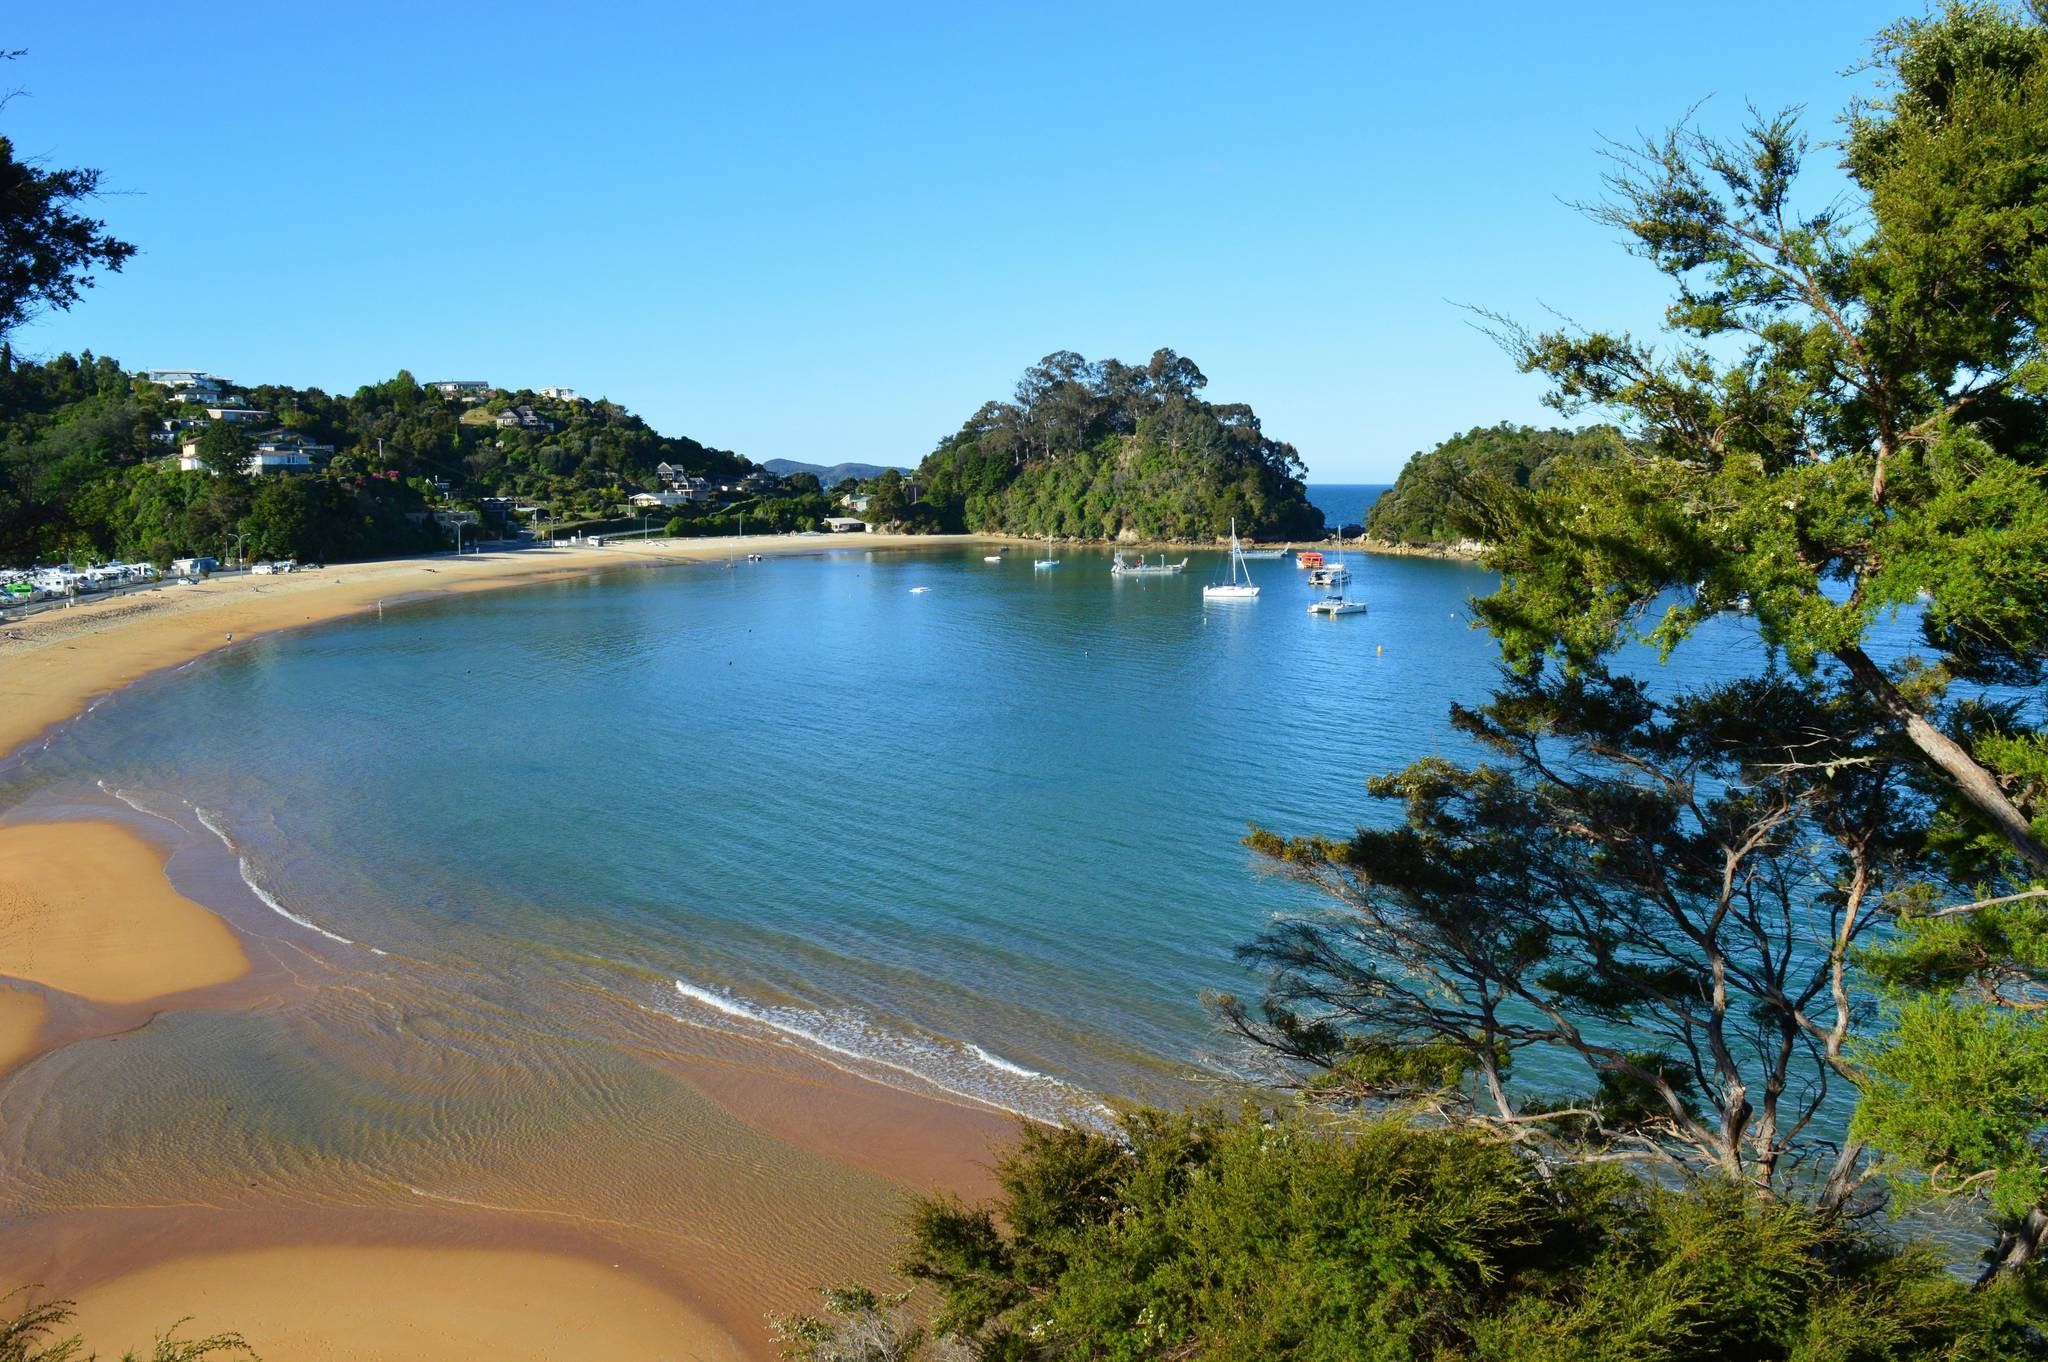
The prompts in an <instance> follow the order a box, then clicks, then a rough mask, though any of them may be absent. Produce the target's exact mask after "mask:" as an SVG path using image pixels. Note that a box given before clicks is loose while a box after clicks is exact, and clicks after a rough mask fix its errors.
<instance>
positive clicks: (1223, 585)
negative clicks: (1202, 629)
mask: <svg viewBox="0 0 2048 1362" xmlns="http://www.w3.org/2000/svg"><path fill="white" fill-rule="evenodd" d="M1240 575H1242V576H1243V578H1244V580H1243V581H1242V582H1240V581H1239V580H1238V577H1239V576H1240ZM1258 594H1259V589H1258V587H1256V586H1254V585H1253V584H1252V570H1251V569H1250V568H1248V567H1246V566H1245V565H1244V545H1242V544H1240V543H1238V542H1237V521H1236V519H1235V518H1232V520H1231V522H1230V580H1229V581H1228V582H1211V583H1210V584H1209V585H1207V586H1205V587H1203V588H1202V599H1203V600H1205V601H1248V600H1250V599H1251V598H1252V597H1254V596H1256V595H1258Z"/></svg>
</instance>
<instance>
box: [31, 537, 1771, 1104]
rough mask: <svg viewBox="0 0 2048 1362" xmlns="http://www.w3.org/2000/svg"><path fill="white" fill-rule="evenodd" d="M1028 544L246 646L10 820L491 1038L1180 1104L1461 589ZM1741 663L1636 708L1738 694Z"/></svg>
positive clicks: (102, 736) (533, 590)
mask: <svg viewBox="0 0 2048 1362" xmlns="http://www.w3.org/2000/svg"><path fill="white" fill-rule="evenodd" d="M1331 509H1332V511H1333V514H1345V513H1347V511H1348V508H1341V509H1340V508H1339V507H1336V506H1333V507H1332V508H1331ZM1362 512H1363V507H1362V506H1360V507H1359V509H1358V512H1357V513H1358V514H1362ZM1037 552H1038V550H1036V549H1030V548H1020V549H1019V550H1017V551H1015V552H1011V553H1008V554H1006V555H1003V561H1002V562H1000V563H998V564H989V563H985V562H984V561H983V550H982V549H980V548H972V549H964V548H958V549H956V548H943V549H934V550H928V551H915V552H861V551H855V552H843V553H833V554H820V555H817V556H810V557H793V558H783V559H770V560H768V561H766V562H762V563H758V564H742V565H739V566H737V567H734V568H730V569H728V568H723V567H717V566H704V567H695V568H684V569H672V570H657V571H634V572H622V573H617V574H608V575H604V576H599V577H589V578H583V579H579V580H574V581H567V582H560V583H554V584H548V585H538V586H532V587H523V588H517V589H511V590H505V591H501V592H496V593H491V594H488V595H483V596H473V597H469V598H466V599H462V600H459V601H448V602H441V603H427V604H419V605H412V606H407V607H404V608H392V609H388V610H386V611H385V612H384V614H383V616H382V617H381V618H379V617H374V616H373V617H367V618H363V619H358V620H354V621H349V622H344V623H339V624H335V625H330V626H326V627H321V628H318V629H313V630H309V631H304V632H301V633H297V634H293V635H288V636H280V637H274V638H266V639H260V640H256V641H253V642H251V643H248V644H246V645H237V646H236V647H235V648H233V649H232V650H231V651H227V652H224V653H221V654H218V655H215V656H213V657H210V658H207V659H205V660H203V661H200V662H198V663H196V664H192V665H190V666H188V667H187V668H184V669H182V670H181V671H180V672H178V673H176V674H174V675H172V676H170V677H167V678H164V679H162V680H160V681H157V682H153V683H150V684H146V685H144V686H141V687H137V688H134V689H131V690H130V691H127V692H124V693H122V694H121V695H119V696H116V697H114V698H112V699H110V700H108V701H106V702H104V703H103V704H101V705H100V706H98V707H97V709H96V710H95V711H94V712H93V713H92V714H91V715H89V716H88V717H87V718H85V719H84V720H82V721H80V722H79V723H76V724H74V725H71V726H69V727H68V728H66V729H65V730H63V731H62V732H61V733H60V734H59V735H58V736H57V738H56V739H55V740H54V741H53V742H52V743H51V744H50V745H49V746H48V747H47V748H46V749H44V750H41V751H37V752H35V753H34V754H32V755H31V756H29V757H28V758H27V759H25V760H24V761H22V762H20V763H18V764H17V766H16V768H15V769H14V770H12V771H11V772H8V773H5V774H0V800H4V803H0V807H5V804H12V803H18V802H20V801H22V800H30V801H31V802H32V803H34V804H37V805H51V804H57V803H64V802H66V801H70V802H73V803H90V802H91V801H92V800H95V799H100V800H104V799H105V798H106V797H107V796H108V795H110V794H113V795H118V796H119V797H121V798H123V799H125V800H127V801H129V802H130V803H131V804H132V805H134V806H135V807H138V808H142V809H146V810H149V811H150V812H152V813H156V814H160V815H163V816H165V817H168V818H170V819H172V820H173V821H175V822H177V823H179V824H180V825H181V826H182V827H185V828H187V829H188V830H189V831H191V832H192V833H193V834H194V835H195V836H203V837H204V836H210V837H217V838H218V839H219V840H220V841H221V842H222V843H225V844H226V845H228V846H230V847H232V849H233V850H234V852H235V855H236V856H237V857H238V858H239V860H240V864H241V869H242V872H243V878H244V879H245V880H246V881H247V882H248V883H249V885H250V886H251V888H252V889H253V890H254V891H255V892H256V893H257V894H258V895H259V896H260V900H261V901H262V902H263V903H265V904H267V905H268V906H269V907H270V908H271V909H272V910H273V911H275V912H276V913H278V914H281V915H285V916H284V917H282V918H281V919H280V921H281V922H282V923H283V924H284V930H286V931H288V932H290V933H294V934H295V937H294V942H295V944H300V945H302V946H303V948H304V949H305V950H307V951H309V952H312V953H315V954H318V955H321V956H322V957H323V958H324V959H326V960H328V961H330V962H331V963H332V964H333V965H334V966H335V967H337V968H339V969H342V970H344V971H347V970H352V969H359V970H362V971H365V972H366V974H365V978H366V979H371V978H372V977H374V976H377V975H379V974H380V972H388V971H389V970H391V969H394V968H396V966H395V964H393V963H392V962H397V961H406V962H421V963H422V965H423V966H424V967H427V968H431V969H433V970H435V971H438V972H439V973H438V975H437V978H438V979H439V980H440V982H439V983H437V984H436V985H435V993H434V996H435V998H436V1002H435V1006H436V1007H437V1008H438V1007H445V1008H452V1009H457V1010H459V1009H461V1008H464V1007H470V1006H476V1005H478V1004H477V1000H478V999H481V998H484V997H488V999H489V1006H490V1008H491V1009H492V1015H493V1022H492V1025H493V1026H494V1027H501V1028H502V1027H509V1028H510V1030H509V1032H507V1034H517V1035H519V1036H521V1037H522V1038H523V1039H522V1040H521V1041H520V1043H521V1044H542V1043H543V1042H544V1039H545V1038H546V1037H549V1036H556V1035H563V1034H566V1033H567V1032H568V1031H571V1030H574V1029H576V1028H579V1027H580V1028H583V1031H584V1034H585V1035H586V1036H587V1034H588V1032H589V1030H590V1028H591V1027H592V1026H593V1025H597V1024H598V1023H595V1022H593V1020H592V1018H593V1017H594V1016H600V1015H602V1014H604V1010H605V1009H606V1008H613V1009H627V1010H633V1011H636V1012H639V1013H642V1014H645V1013H648V1012H652V1013H655V1014H658V1015H660V1016H662V1017H665V1018H668V1019H671V1020H672V1021H673V1022H674V1024H676V1025H679V1026H711V1027H718V1028H724V1029H731V1030H736V1031H740V1032H743V1033H746V1034H759V1035H764V1036H771V1037H777V1038H781V1039H785V1040H789V1041H792V1042H793V1043H797V1044H800V1045H803V1046H805V1047H807V1048H811V1049H813V1050H816V1051H818V1052H820V1053H822V1054H825V1055H828V1056H830V1057H833V1058H834V1059H835V1060H840V1061H845V1062H847V1063H850V1064H853V1065H855V1066H856V1067H860V1068H861V1069H862V1070H863V1071H864V1072H870V1073H873V1074H875V1075H876V1076H879V1077H884V1078H898V1079H903V1080H906V1081H908V1080H910V1079H911V1077H912V1076H913V1075H915V1076H916V1078H917V1079H918V1080H920V1081H923V1082H929V1083H932V1084H935V1085H937V1086H939V1087H942V1088H946V1089H948V1090H951V1091H954V1092H958V1093H962V1094H967V1095H972V1096H975V1097H978V1098H982V1099H985V1100H990V1101H994V1102H997V1103H1000V1104H1002V1105H1004V1106H1008V1107H1012V1108H1014V1109H1017V1110H1020V1111H1028V1112H1032V1113H1035V1114H1041V1115H1048V1116H1073V1115H1076V1114H1080V1113H1086V1112H1088V1111H1090V1110H1092V1103H1093V1097H1092V1094H1097V1093H1106V1094H1113V1095H1118V1096H1127V1097H1150V1098H1178V1097H1185V1096H1187V1095H1188V1094H1189V1093H1190V1092H1191V1091H1197V1090H1199V1089H1200V1088H1201V1086H1202V1084H1203V1082H1204V1081H1205V1077H1206V1076H1213V1075H1215V1074H1217V1073H1229V1072H1234V1071H1236V1069H1237V1065H1238V1061H1239V1058H1240V1057H1239V1056H1238V1055H1237V1053H1236V1052H1235V1051H1234V1050H1233V1049H1232V1048H1231V1046H1230V1045H1229V1044H1228V1042H1227V1041H1226V1040H1225V1039H1224V1038H1223V1036H1222V1035H1221V1034H1220V1033H1219V1031H1218V1030H1217V1029H1216V1028H1215V1027H1214V1025H1213V1024H1212V1021H1211V1019H1210V1017H1209V1015H1208V1014H1207V1013H1206V1011H1205V1010H1204V1008H1203V1006H1202V1004H1201V995H1202V993H1203V991H1204V990H1205V989H1215V988H1223V989H1242V988H1245V987H1246V986H1247V980H1246V979H1245V978H1244V976H1243V975H1242V974H1241V972H1240V970H1239V968H1238V966H1237V965H1236V964H1235V963H1234V961H1233V959H1232V951H1233V948H1234V947H1236V946H1237V945H1238V944H1239V943H1240V942H1242V941H1244V940H1245V939H1247V938H1248V937H1250V936H1251V935H1253V934H1254V933H1255V932H1256V931H1257V930H1258V928H1259V926H1260V924H1261V923H1262V921H1263V920H1264V919H1265V918H1266V917H1267V916H1268V915H1269V914H1271V913H1273V912H1276V911H1280V910H1283V909H1287V908H1290V907H1299V906H1300V905H1301V903H1302V899H1301V898H1300V896H1299V891H1297V890H1294V889H1291V888H1289V887H1287V886H1285V885H1283V884H1281V883H1279V882H1277V881H1274V880H1271V879H1267V878H1264V877H1261V876H1260V875H1259V874H1258V873H1257V872H1256V870H1255V867H1254V866H1253V865H1252V864H1251V862H1250V860H1249V858H1248V856H1247V854H1246V853H1245V852H1244V850H1243V849H1242V848H1241V846H1240V845H1239V838H1240V837H1241V836H1242V835H1243V833H1244V831H1245V828H1246V825H1247V824H1250V823H1259V824H1262V825H1265V826H1269V827H1272V828H1274V829H1276V830H1278V831H1281V832H1284V833H1306V832H1316V831H1327V832H1338V833H1341V832H1345V831H1348V830H1349V829H1351V828H1353V827H1355V826H1357V825H1358V824H1359V823H1360V822H1362V821H1369V820H1375V819H1382V818H1386V817H1389V816H1390V815H1391V811H1390V810H1388V809H1385V808H1383V807H1377V806H1376V805H1375V804H1374V802H1373V801H1371V800H1369V799H1368V798H1367V796H1366V793H1365V790H1364V781H1365V779H1366V777H1367V776H1369V775H1372V774H1375V773H1378V772H1382V771H1386V770H1390V769H1393V768H1396V767H1399V766H1401V765H1403V764H1405V763H1407V762H1409V761H1411V760H1413V759H1415V758H1417V757H1420V756H1425V755H1429V754H1432V753H1442V754H1446V755H1453V756H1456V755H1462V754H1465V753H1466V751H1467V749H1466V748H1465V746H1464V744H1463V740H1462V739H1460V738H1459V737H1458V736H1457V735H1456V734H1454V733H1453V732H1452V731H1451V729H1450V726H1449V724H1448V720H1447V709H1448V707H1449V705H1450V704H1451V703H1452V702H1454V701H1463V702H1467V703H1476V702H1478V701H1480V700H1482V699H1483V698H1484V697H1485V695H1486V693H1487V691H1488V689H1489V687H1490V684H1491V682H1492V680H1493V677H1494V667H1495V654H1494V649H1493V645H1492V643H1491V641H1490V639H1489V638H1488V637H1487V636H1486V635H1485V634H1484V633H1483V632H1482V631H1479V630H1475V629H1473V628H1472V627H1471V625H1470V621H1469V619H1468V617H1467V610H1466V606H1467V601H1468V598H1469V597H1470V596H1471V595H1472V594H1473V593H1475V592H1484V591H1486V590H1488V589H1490V587H1491V585H1492V578H1491V577H1490V576H1489V575H1488V574H1487V573H1486V572H1484V571H1483V570H1481V569H1479V568H1477V567H1474V566H1472V565H1469V564H1462V563H1455V562H1440V561H1432V560H1425V559H1413V558H1395V557H1366V556H1358V555H1354V556H1353V557H1352V566H1353V570H1354V578H1353V583H1352V587H1351V594H1353V595H1362V596H1363V597H1365V598H1366V599H1367V600H1368V601H1369V603H1370V610H1369V613H1367V614H1365V615H1362V616H1352V617H1346V618H1343V619H1334V620H1333V619H1327V618H1320V617H1311V616H1309V615H1308V614H1307V613H1306V606H1307V603H1308V602H1309V600H1310V599H1312V597H1313V596H1314V595H1317V594H1320V593H1317V592H1313V591H1311V589H1310V588H1308V587H1307V585H1306V584H1305V583H1304V582H1303V581H1302V580H1301V574H1300V573H1299V572H1297V571H1296V569H1294V567H1293V566H1292V563H1291V562H1290V561H1281V562H1274V561H1261V562H1256V563H1253V564H1252V570H1253V573H1254V575H1255V578H1256V579H1257V580H1258V581H1259V582H1260V583H1261V585H1262V586H1263V588H1264V594H1262V595H1261V596H1260V597H1259V598H1258V599H1257V600H1256V601H1251V602H1242V603H1231V604H1215V605H1207V604H1205V603H1204V602H1203V599H1202V596H1201V591H1200V587H1201V584H1202V582H1203V581H1205V580H1208V579H1210V578H1212V577H1217V576H1221V575H1222V574H1223V573H1224V571H1225V570H1226V569H1225V565H1224V560H1223V558H1222V557H1221V555H1218V554H1213V553H1209V554H1203V553H1196V554H1194V555H1192V557H1193V562H1192V563H1191V565H1190V567H1189V569H1188V571H1187V573H1186V574H1185V575H1183V576H1180V577H1171V578H1155V579H1147V580H1130V579H1123V580H1118V579H1113V578H1112V577H1111V576H1110V574H1109V572H1108V565H1109V557H1108V555H1107V554H1106V553H1104V552H1101V551H1097V550H1084V549H1076V548H1072V547H1063V548H1062V549H1061V550H1060V555H1061V558H1062V560H1063V561H1062V564H1061V566H1060V567H1059V568H1058V569H1056V570H1054V571H1050V572H1034V571H1033V570H1032V567H1031V559H1032V558H1033V557H1034V556H1036V554H1037ZM1748 629H1749V626H1748V624H1747V622H1746V621H1744V620H1741V619H1738V618H1733V617H1730V618H1728V619H1724V620H1719V621H1714V622H1712V624H1710V625H1709V627H1708V628H1707V629H1706V630H1704V631H1702V635H1701V637H1700V639H1699V640H1698V641H1697V642H1696V643H1694V644H1692V645H1689V647H1688V650H1687V655H1686V657H1687V665H1686V666H1685V667H1683V668H1676V667H1675V668H1673V669H1671V670H1670V671H1669V672H1668V673H1666V675H1665V680H1666V683H1669V684H1675V683H1676V682H1677V681H1678V680H1680V679H1686V678H1697V677H1699V676H1701V675H1703V674H1708V673H1712V672H1714V671H1716V670H1720V669H1722V668H1724V667H1725V668H1740V669H1746V668H1749V667H1752V666H1754V665H1755V663H1756V656H1757V654H1756V651H1755V649H1754V646H1753V642H1752V641H1750V640H1749V639H1748V638H1747V632H1748ZM103 792H104V793H103ZM564 997H573V998H574V999H575V1000H576V1002H575V1007H574V1009H573V1010H574V1012H575V1016H574V1018H573V1019H572V1018H570V1017H569V1016H567V1015H566V1014H565V1013H564V1012H563V1011H562V1004H561V1003H560V999H562V998H564ZM508 1018H509V1019H510V1020H508ZM536 1038H539V1039H536Z"/></svg>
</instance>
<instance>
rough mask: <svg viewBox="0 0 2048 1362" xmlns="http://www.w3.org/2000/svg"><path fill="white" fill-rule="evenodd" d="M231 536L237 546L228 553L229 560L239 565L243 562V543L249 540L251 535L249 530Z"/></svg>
mask: <svg viewBox="0 0 2048 1362" xmlns="http://www.w3.org/2000/svg"><path fill="white" fill-rule="evenodd" d="M229 538H230V539H231V540H232V541H233V542H234V546H235V547H234V551H233V552H231V553H230V554H228V562H229V563H231V564H234V565H236V566H238V567H239V566H240V565H241V562H242V545H243V544H244V543H245V542H247V540H248V538H249V536H248V534H247V532H244V533H242V534H237V535H230V536H229Z"/></svg>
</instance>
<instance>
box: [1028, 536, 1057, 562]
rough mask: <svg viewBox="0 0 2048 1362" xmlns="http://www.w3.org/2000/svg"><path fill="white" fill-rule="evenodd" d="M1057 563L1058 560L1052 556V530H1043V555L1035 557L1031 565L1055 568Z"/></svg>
mask: <svg viewBox="0 0 2048 1362" xmlns="http://www.w3.org/2000/svg"><path fill="white" fill-rule="evenodd" d="M1059 565H1060V560H1059V559H1057V558H1055V557H1053V556H1052V531H1051V530H1047V531H1046V532H1045V557H1043V558H1040V559H1037V560H1036V561H1034V562H1033V563H1032V564H1031V566H1032V567H1034V568H1056V567H1058V566H1059Z"/></svg>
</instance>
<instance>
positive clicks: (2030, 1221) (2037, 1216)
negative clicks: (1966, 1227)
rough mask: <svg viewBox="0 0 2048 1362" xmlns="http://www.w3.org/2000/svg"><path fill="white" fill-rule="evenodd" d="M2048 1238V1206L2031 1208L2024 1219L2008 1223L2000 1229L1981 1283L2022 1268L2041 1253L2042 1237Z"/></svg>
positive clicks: (1982, 1273) (1979, 1282)
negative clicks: (2045, 1207)
mask: <svg viewBox="0 0 2048 1362" xmlns="http://www.w3.org/2000/svg"><path fill="white" fill-rule="evenodd" d="M2044 1238H2048V1209H2044V1208H2042V1207H2040V1206H2036V1207H2034V1208H2033V1209H2032V1210H2030V1211H2028V1212H2027V1215H2026V1218H2025V1219H2024V1220H2021V1221H2018V1222H2017V1223H2015V1224H2012V1225H2008V1226H2006V1227H2005V1229H2004V1230H2002V1231H2001V1232H2000V1233H1999V1236H1998V1246H1997V1247H1996V1248H1994V1249H1992V1250H1991V1252H1990V1254H1989V1255H1988V1261H1987V1262H1986V1263H1985V1264H1984V1270H1983V1271H1982V1272H1980V1273H1978V1274H1977V1285H1978V1286H1979V1287H1983V1286H1988V1285H1990V1283H1991V1282H1992V1280H1993V1279H1994V1278H1997V1277H2000V1276H2003V1275H2005V1274H2008V1273H2013V1272H2018V1271H2019V1270H2020V1269H2021V1268H2023V1267H2025V1266H2026V1265H2027V1264H2028V1263H2031V1262H2033V1261H2034V1260H2035V1259H2036V1258H2038V1257H2040V1256H2041V1241H2042V1240H2043V1239H2044Z"/></svg>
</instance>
